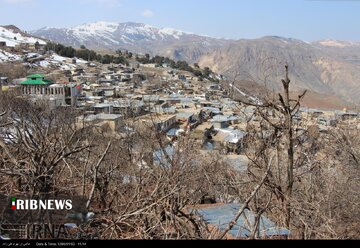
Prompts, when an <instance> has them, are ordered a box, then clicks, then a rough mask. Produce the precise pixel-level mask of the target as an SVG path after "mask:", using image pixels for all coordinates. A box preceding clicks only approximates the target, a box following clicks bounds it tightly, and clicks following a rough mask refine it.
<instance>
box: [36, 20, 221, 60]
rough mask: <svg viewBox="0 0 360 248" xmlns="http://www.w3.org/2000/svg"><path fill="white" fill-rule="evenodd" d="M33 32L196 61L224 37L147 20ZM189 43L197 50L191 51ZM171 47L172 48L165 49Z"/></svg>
mask: <svg viewBox="0 0 360 248" xmlns="http://www.w3.org/2000/svg"><path fill="white" fill-rule="evenodd" d="M31 33H32V34H33V35H36V36H39V37H43V38H46V39H49V40H53V41H56V42H59V43H62V44H64V45H69V46H73V47H80V46H81V45H84V46H86V47H87V48H91V49H95V50H117V49H122V50H129V51H133V52H136V53H142V54H144V53H150V54H153V55H155V54H159V55H166V56H169V57H172V58H175V59H187V60H189V61H195V60H196V59H197V55H198V52H197V51H199V50H201V51H203V50H205V51H210V50H211V49H213V48H215V47H219V45H221V44H222V42H223V40H219V39H214V38H210V37H206V36H200V35H195V34H192V33H188V32H183V31H179V30H175V29H172V28H158V27H154V26H150V25H147V24H143V23H134V22H126V23H111V22H103V21H101V22H95V23H88V24H83V25H80V26H76V27H72V28H50V27H45V28H41V29H39V30H35V31H32V32H31ZM189 47H191V48H194V49H191V50H194V51H195V53H191V54H190V52H189V49H188V48H189ZM164 48H168V49H164Z"/></svg>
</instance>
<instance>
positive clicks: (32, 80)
mask: <svg viewBox="0 0 360 248" xmlns="http://www.w3.org/2000/svg"><path fill="white" fill-rule="evenodd" d="M49 84H52V82H51V81H50V80H47V79H45V76H44V75H42V74H32V75H29V76H27V80H26V81H24V82H22V83H21V85H49Z"/></svg>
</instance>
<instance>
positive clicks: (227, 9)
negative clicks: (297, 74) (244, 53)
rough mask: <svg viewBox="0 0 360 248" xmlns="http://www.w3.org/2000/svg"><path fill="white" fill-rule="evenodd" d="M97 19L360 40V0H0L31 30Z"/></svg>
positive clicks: (1, 7) (0, 16)
mask: <svg viewBox="0 0 360 248" xmlns="http://www.w3.org/2000/svg"><path fill="white" fill-rule="evenodd" d="M95 21H111V22H126V21H134V22H143V23H147V24H150V25H154V26H159V27H172V28H176V29H180V30H183V31H188V32H193V33H198V34H205V35H209V36H213V37H225V38H232V39H240V38H259V37H262V36H265V35H278V36H283V37H291V38H298V39H303V40H307V41H313V40H319V39H338V40H352V41H360V29H359V27H360V0H317V1H316V0H0V25H5V24H15V25H17V26H18V27H19V28H21V29H23V30H34V29H37V28H40V27H44V26H52V27H71V26H75V25H79V24H83V23H87V22H95Z"/></svg>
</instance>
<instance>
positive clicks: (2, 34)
mask: <svg viewBox="0 0 360 248" xmlns="http://www.w3.org/2000/svg"><path fill="white" fill-rule="evenodd" d="M0 41H5V42H6V46H9V47H15V46H16V45H17V44H21V43H27V44H35V43H36V42H39V44H41V45H45V44H46V42H45V41H43V40H41V39H37V38H34V37H27V36H24V35H22V34H21V33H19V32H16V31H13V30H9V29H6V28H3V27H0Z"/></svg>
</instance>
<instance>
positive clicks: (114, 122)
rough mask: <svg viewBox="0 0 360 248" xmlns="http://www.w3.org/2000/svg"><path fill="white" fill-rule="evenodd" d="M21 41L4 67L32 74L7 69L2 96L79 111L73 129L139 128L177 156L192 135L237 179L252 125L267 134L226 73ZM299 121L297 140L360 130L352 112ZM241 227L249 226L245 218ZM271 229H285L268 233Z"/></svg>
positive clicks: (160, 160) (308, 114)
mask: <svg viewBox="0 0 360 248" xmlns="http://www.w3.org/2000/svg"><path fill="white" fill-rule="evenodd" d="M0 34H1V30H0ZM19 40H21V37H20V36H18V37H17V39H16V40H15V41H11V42H9V41H8V40H7V41H1V40H0V63H4V64H8V65H9V64H10V65H11V64H14V65H15V64H17V65H19V64H21V65H22V66H23V67H25V68H26V70H27V75H26V77H23V78H9V77H6V76H5V72H4V71H0V89H1V92H0V96H1V94H2V93H5V92H6V93H14V94H16V95H17V96H18V97H20V98H26V99H31V100H32V101H34V102H46V104H47V106H48V108H49V110H52V109H56V108H64V109H67V108H70V109H76V110H78V111H79V115H78V116H76V120H75V123H73V125H74V126H75V127H76V128H79V129H81V128H84V127H86V126H89V127H91V128H93V129H98V130H101V132H103V133H104V135H105V136H107V137H119V138H121V137H123V136H126V135H128V134H129V133H131V132H132V131H133V129H132V128H133V127H134V126H141V127H144V128H148V129H149V130H150V129H151V130H153V131H155V132H157V133H159V134H160V135H162V136H163V137H164V138H165V140H166V143H165V144H163V146H164V150H165V151H166V153H168V155H169V156H170V157H171V156H173V154H172V153H173V152H174V149H175V148H176V146H177V145H178V142H177V140H178V139H180V137H185V136H186V137H189V138H190V139H191V140H193V142H194V143H196V144H199V146H200V147H201V150H202V153H203V154H207V156H212V154H218V155H219V156H220V157H221V158H222V159H223V161H225V162H226V163H228V164H229V165H230V166H231V167H232V168H233V170H234V171H235V172H238V173H244V172H245V171H246V168H247V166H248V164H249V163H250V161H249V158H248V156H247V152H248V150H247V138H248V132H249V130H248V124H249V122H250V121H251V122H253V123H255V124H254V125H255V129H256V130H258V131H259V134H260V132H261V135H265V136H266V131H265V134H264V131H263V130H261V129H260V126H261V123H260V116H259V115H258V112H257V110H256V107H255V106H251V105H254V104H259V103H260V104H261V103H262V99H261V98H260V97H259V96H256V95H253V93H252V92H249V91H247V90H246V89H243V88H240V87H239V86H237V85H236V83H235V84H234V83H232V84H234V85H232V84H231V83H229V81H227V80H226V78H225V77H223V76H222V75H217V74H215V73H212V74H211V75H210V77H211V78H213V79H214V80H209V79H207V78H200V77H199V76H196V75H194V73H192V72H189V71H183V70H179V69H176V68H172V67H171V66H170V65H169V64H165V63H163V64H156V63H141V62H139V61H138V60H137V59H136V58H135V56H133V57H132V58H129V59H128V62H129V63H128V65H126V64H114V63H110V64H102V63H99V62H97V61H86V60H84V59H79V58H76V57H73V58H67V57H63V56H60V55H58V54H56V53H55V52H54V51H51V50H50V51H49V50H46V48H45V46H46V42H42V41H40V42H39V40H37V39H35V38H32V39H31V40H29V39H27V40H26V39H23V40H22V42H18V41H19ZM136 57H144V55H137V56H136ZM199 70H203V69H200V68H199ZM234 99H236V100H234ZM239 99H242V100H241V101H239ZM244 102H251V103H252V104H250V105H247V104H245V103H244ZM294 119H295V121H296V126H297V129H296V132H297V134H300V133H302V132H305V131H306V130H308V129H309V128H315V129H316V130H317V131H318V132H320V133H326V132H328V131H330V130H336V129H337V128H341V127H343V126H346V127H347V128H350V129H354V130H356V129H360V119H359V113H358V112H354V111H348V110H346V109H345V110H332V111H329V110H321V109H309V108H304V107H302V108H300V110H299V111H298V113H297V114H296V116H295V117H294ZM151 160H152V163H154V164H159V165H161V164H166V163H167V161H165V160H164V154H163V151H161V150H159V151H156V152H154V154H153V158H152V159H151ZM202 203H203V204H205V203H217V204H221V203H223V205H216V207H215V208H216V210H217V211H220V213H228V212H229V211H230V212H231V211H233V209H234V208H233V207H234V206H233V205H231V204H228V202H221V199H216V198H215V199H214V198H211V197H208V198H206V199H202ZM233 204H234V203H233ZM235 204H236V203H235ZM214 206H215V205H214ZM199 208H201V207H199ZM212 210H214V209H212V208H209V207H208V206H207V207H206V208H205V207H204V209H203V211H204V212H203V216H206V217H207V218H208V219H209V223H212V224H214V225H216V223H217V222H218V219H217V218H219V217H218V216H217V215H218V213H215V212H216V211H215V210H214V213H213V212H212ZM222 211H223V212H222ZM233 212H234V211H233ZM233 214H235V212H234V213H233ZM248 215H249V216H251V213H250V212H249V213H248ZM214 216H215V217H214ZM223 221H224V220H223ZM229 221H230V219H229ZM239 221H240V222H241V221H242V222H246V221H245V219H243V220H241V219H240V220H239ZM263 221H264V222H265V223H267V224H266V225H263V226H262V228H263V229H264V230H262V231H263V232H264V233H265V235H266V236H287V235H289V234H290V232H289V230H287V229H284V228H278V227H276V226H275V223H274V222H272V221H271V220H270V219H267V218H265V217H264V219H263ZM239 225H241V224H239ZM269 226H271V228H273V229H274V230H278V231H272V232H271V231H269ZM266 228H267V229H266ZM271 228H270V229H271ZM240 229H241V228H240ZM244 230H245V229H244ZM236 231H239V229H235V230H233V231H232V234H233V235H234V236H236V235H237V233H236ZM248 235H249V233H247V232H246V231H243V232H242V233H241V237H247V236H248Z"/></svg>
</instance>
